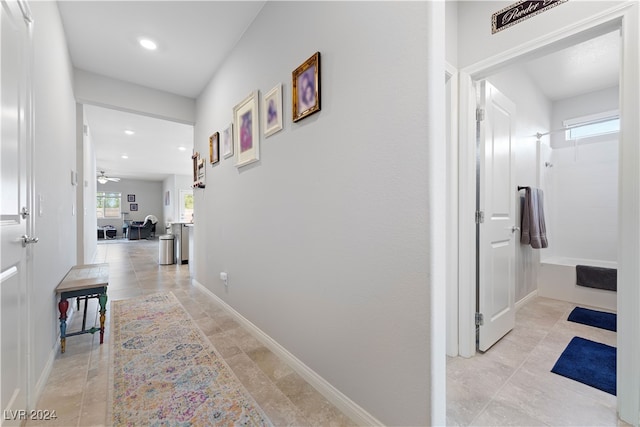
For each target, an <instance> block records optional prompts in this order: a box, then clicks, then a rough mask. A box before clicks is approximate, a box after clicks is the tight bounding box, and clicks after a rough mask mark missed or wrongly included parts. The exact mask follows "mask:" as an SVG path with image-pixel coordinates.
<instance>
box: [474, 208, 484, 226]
mask: <svg viewBox="0 0 640 427" xmlns="http://www.w3.org/2000/svg"><path fill="white" fill-rule="evenodd" d="M483 222H484V211H476V224H482V223H483Z"/></svg>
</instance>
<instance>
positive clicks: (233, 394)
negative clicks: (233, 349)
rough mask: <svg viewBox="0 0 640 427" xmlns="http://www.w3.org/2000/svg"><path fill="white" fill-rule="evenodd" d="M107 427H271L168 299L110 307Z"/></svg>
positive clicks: (124, 302)
mask: <svg viewBox="0 0 640 427" xmlns="http://www.w3.org/2000/svg"><path fill="white" fill-rule="evenodd" d="M111 310H112V313H111V315H112V319H113V322H112V329H111V334H112V335H111V337H112V343H113V352H112V353H111V356H112V363H113V364H112V367H111V369H112V375H113V381H112V384H113V390H112V392H111V393H110V394H111V398H112V401H113V404H112V407H111V408H110V409H111V417H112V418H111V419H112V425H114V426H142V425H144V426H189V425H196V426H212V425H225V426H227V425H228V426H233V425H243V426H271V422H270V421H269V419H268V418H267V417H266V415H265V414H264V412H263V411H262V409H261V408H260V407H259V406H258V405H257V403H256V402H255V401H254V400H253V398H252V397H251V396H250V395H249V394H248V392H247V391H246V389H245V388H244V387H243V386H242V384H241V383H240V382H239V380H238V379H237V378H236V376H235V375H234V374H233V372H232V371H231V369H230V368H229V366H228V365H227V364H226V363H225V362H224V360H223V359H222V357H221V356H220V355H219V354H218V353H217V351H216V350H215V348H214V347H213V346H212V345H211V343H210V342H209V340H208V339H207V337H206V336H205V335H204V334H203V332H202V331H201V330H200V329H199V328H198V327H197V326H196V324H195V323H194V321H193V319H191V316H190V315H189V314H188V313H187V312H186V311H185V309H184V307H182V304H180V302H179V301H178V299H177V298H176V297H175V296H174V295H173V294H172V293H168V294H155V295H149V296H143V297H139V298H135V299H129V300H121V301H112V302H111Z"/></svg>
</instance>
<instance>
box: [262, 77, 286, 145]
mask: <svg viewBox="0 0 640 427" xmlns="http://www.w3.org/2000/svg"><path fill="white" fill-rule="evenodd" d="M262 123H264V136H265V137H267V136H269V135H273V134H274V133H276V132H278V131H280V130H282V85H281V84H278V85H277V86H276V87H274V88H273V89H271V90H270V91H269V92H267V94H266V95H265V96H264V99H263V102H262Z"/></svg>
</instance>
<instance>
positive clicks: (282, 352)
mask: <svg viewBox="0 0 640 427" xmlns="http://www.w3.org/2000/svg"><path fill="white" fill-rule="evenodd" d="M192 283H193V285H194V286H196V287H197V288H200V289H201V290H202V291H204V292H206V293H207V294H208V295H210V296H211V297H212V298H213V299H215V300H216V301H217V302H218V303H219V304H220V305H221V306H222V307H223V308H224V309H225V310H226V311H227V312H228V313H229V314H230V315H231V316H233V317H234V319H235V320H236V321H238V322H239V323H240V324H242V326H244V327H245V328H247V330H248V331H249V332H250V333H251V334H252V335H253V336H254V337H255V338H256V339H257V340H258V341H260V342H261V343H262V344H264V346H265V347H267V348H268V349H269V350H271V351H272V352H273V353H275V354H276V355H277V356H279V357H280V358H281V359H283V360H284V361H285V363H287V365H289V367H291V369H293V370H294V371H296V373H298V375H300V376H301V377H302V378H304V379H305V380H306V381H307V382H308V383H309V384H310V385H311V386H312V387H313V388H315V389H316V390H317V391H318V392H319V393H320V394H322V395H323V396H324V397H325V398H326V399H327V400H328V401H329V402H331V403H333V404H334V405H335V406H336V407H337V408H338V409H340V410H341V411H342V413H343V414H345V415H346V416H348V417H349V418H351V420H352V421H354V422H355V423H357V424H358V425H361V426H384V424H382V423H381V422H380V421H379V420H378V419H376V418H375V417H374V416H373V415H371V414H369V413H368V412H367V411H365V410H364V409H363V408H362V407H361V406H359V405H358V404H357V403H355V402H354V401H352V400H351V399H349V398H348V397H347V396H345V395H344V394H343V393H342V392H340V390H338V389H337V388H335V387H334V386H332V385H331V384H330V383H329V382H327V381H326V380H325V379H324V378H322V377H321V376H320V375H318V374H317V373H316V372H315V371H313V370H312V369H311V368H309V367H308V366H307V365H305V364H304V363H303V362H302V361H301V360H300V359H298V358H297V357H295V356H294V355H293V354H291V353H290V352H289V351H287V349H286V348H284V347H283V346H281V345H280V344H278V343H277V342H276V341H275V340H274V339H273V338H271V337H270V336H269V335H267V334H265V333H264V332H263V331H262V330H261V329H260V328H258V327H257V326H256V325H254V324H253V323H251V322H250V321H249V320H247V319H246V318H245V317H244V316H242V315H241V314H240V313H238V312H237V311H236V310H234V309H233V308H232V307H231V306H230V305H229V304H227V303H226V302H224V301H223V300H221V299H220V298H219V297H218V296H217V295H216V294H214V293H213V292H211V291H210V290H209V289H207V288H206V287H205V286H204V285H202V284H201V283H199V282H198V281H197V280H195V279H193V280H192Z"/></svg>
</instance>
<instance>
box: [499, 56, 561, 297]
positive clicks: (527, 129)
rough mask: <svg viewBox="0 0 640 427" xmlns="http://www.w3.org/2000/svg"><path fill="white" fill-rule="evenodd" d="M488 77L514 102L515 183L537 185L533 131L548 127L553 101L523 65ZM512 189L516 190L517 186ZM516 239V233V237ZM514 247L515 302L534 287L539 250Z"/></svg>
mask: <svg viewBox="0 0 640 427" xmlns="http://www.w3.org/2000/svg"><path fill="white" fill-rule="evenodd" d="M487 80H488V81H489V82H491V83H492V84H493V85H494V86H495V87H496V88H497V89H498V90H499V91H501V92H502V93H503V94H504V95H506V96H507V97H508V98H509V99H511V100H512V101H513V102H514V103H515V104H516V130H515V134H516V144H515V157H516V160H515V162H516V163H515V172H516V173H515V180H516V182H515V185H516V187H517V186H530V187H540V186H541V185H540V182H539V179H538V171H539V160H538V159H539V154H538V150H539V147H538V144H537V142H536V137H535V134H536V133H537V132H543V131H546V130H547V129H549V126H550V122H551V111H552V103H551V101H549V100H548V99H547V98H546V97H545V96H544V95H543V94H542V92H541V91H540V90H539V89H538V88H537V86H536V85H535V83H534V82H533V80H531V78H530V77H529V75H528V74H527V73H526V71H525V69H524V68H523V67H522V66H513V67H509V68H508V69H506V70H504V71H502V72H500V73H498V74H495V75H492V76H490V77H489V78H488V79H487ZM547 144H548V141H547ZM513 191H516V192H517V188H514V189H513ZM522 195H524V191H522V192H520V193H518V197H516V200H519V199H520V196H522ZM520 209H521V206H520V204H517V205H516V212H517V218H518V221H519V220H520V218H521V215H522V213H521V211H520ZM518 225H519V224H518ZM550 238H551V236H550ZM519 240H520V239H519V236H518V237H517V241H518V242H519ZM517 247H518V251H517V257H516V259H517V261H516V263H517V264H516V272H517V276H516V294H515V300H516V302H517V301H519V300H521V299H522V298H524V297H526V296H527V295H529V294H530V293H531V292H533V291H535V290H536V286H537V274H538V264H539V261H540V251H539V250H536V249H532V248H531V246H529V245H522V244H518V246H517Z"/></svg>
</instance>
